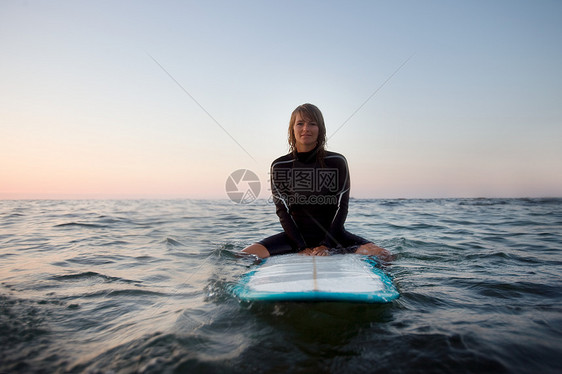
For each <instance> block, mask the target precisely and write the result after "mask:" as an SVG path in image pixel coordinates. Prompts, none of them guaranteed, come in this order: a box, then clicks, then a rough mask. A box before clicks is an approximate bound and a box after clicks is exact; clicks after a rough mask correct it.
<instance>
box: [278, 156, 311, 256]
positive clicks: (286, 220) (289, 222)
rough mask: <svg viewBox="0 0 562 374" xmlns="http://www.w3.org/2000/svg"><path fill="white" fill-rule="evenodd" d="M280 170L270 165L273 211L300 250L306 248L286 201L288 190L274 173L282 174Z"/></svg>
mask: <svg viewBox="0 0 562 374" xmlns="http://www.w3.org/2000/svg"><path fill="white" fill-rule="evenodd" d="M282 172H283V170H278V169H275V165H272V166H271V194H272V196H273V202H274V203H275V211H276V213H277V216H278V217H279V222H280V223H281V226H282V227H283V230H284V231H285V234H286V235H287V236H288V237H289V240H290V241H291V242H292V243H293V246H295V247H296V248H297V250H298V251H302V250H304V249H306V247H307V246H306V242H305V240H304V238H303V236H302V234H301V233H300V231H299V228H298V227H297V224H296V223H295V220H294V219H293V217H292V216H291V213H290V211H289V202H288V201H287V197H288V196H289V194H288V192H289V191H287V187H286V185H284V183H283V182H282V178H276V175H277V176H279V175H282ZM276 173H277V174H276ZM280 179H281V180H280Z"/></svg>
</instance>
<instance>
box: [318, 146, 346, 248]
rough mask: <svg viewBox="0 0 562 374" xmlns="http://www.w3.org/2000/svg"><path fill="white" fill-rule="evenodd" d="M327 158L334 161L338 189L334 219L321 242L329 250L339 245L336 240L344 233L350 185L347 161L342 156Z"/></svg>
mask: <svg viewBox="0 0 562 374" xmlns="http://www.w3.org/2000/svg"><path fill="white" fill-rule="evenodd" d="M328 157H331V158H333V159H334V160H335V161H336V165H337V170H338V178H337V179H338V189H337V195H336V196H337V198H338V208H337V210H336V214H335V215H334V218H333V219H332V223H331V224H330V230H329V232H328V233H326V238H325V239H324V240H323V241H322V244H323V245H326V246H328V247H330V248H334V247H337V246H338V245H339V244H340V243H338V238H341V237H342V235H343V234H344V232H345V228H344V224H345V220H346V219H347V212H348V207H349V190H350V186H351V183H350V178H349V169H348V166H347V160H346V159H345V157H343V156H342V155H337V156H328Z"/></svg>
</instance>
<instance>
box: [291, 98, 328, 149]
mask: <svg viewBox="0 0 562 374" xmlns="http://www.w3.org/2000/svg"><path fill="white" fill-rule="evenodd" d="M325 143H326V126H325V125H324V117H323V116H322V112H320V109H318V108H317V107H316V106H315V105H312V104H303V105H300V106H299V107H297V108H296V109H295V110H294V111H293V113H292V114H291V120H290V122H289V145H290V146H291V151H292V152H295V151H296V152H307V151H312V150H313V149H314V148H315V147H316V146H318V148H319V155H320V156H322V155H323V154H324V146H325Z"/></svg>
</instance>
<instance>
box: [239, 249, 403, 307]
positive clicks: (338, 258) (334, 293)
mask: <svg viewBox="0 0 562 374" xmlns="http://www.w3.org/2000/svg"><path fill="white" fill-rule="evenodd" d="M372 261H373V260H372V259H370V258H368V257H366V256H361V255H354V254H347V255H333V256H301V255H297V254H289V255H281V256H273V257H269V258H267V259H265V260H264V261H263V262H262V264H260V265H259V266H258V267H257V269H255V270H253V271H251V272H249V273H247V274H245V275H244V276H243V277H242V278H241V279H240V280H239V282H238V284H236V285H235V286H234V288H233V291H234V294H235V295H236V296H238V297H239V298H240V299H242V300H245V301H257V300H262V301H351V302H368V303H386V302H390V301H392V300H394V299H396V298H398V297H399V296H400V294H399V293H398V290H397V289H396V287H394V284H393V283H392V280H391V279H390V278H389V277H388V276H387V275H386V274H385V273H384V272H382V271H381V270H380V269H377V268H376V267H374V264H373V263H372Z"/></svg>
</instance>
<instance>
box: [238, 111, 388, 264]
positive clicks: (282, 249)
mask: <svg viewBox="0 0 562 374" xmlns="http://www.w3.org/2000/svg"><path fill="white" fill-rule="evenodd" d="M288 135H289V145H290V153H289V154H287V155H285V156H281V157H279V158H278V159H276V160H275V161H273V163H272V165H271V193H272V197H273V202H274V203H275V207H276V212H277V216H279V221H280V222H281V226H282V227H283V232H281V233H279V234H276V235H273V236H270V237H268V238H265V239H263V240H261V241H259V242H257V243H254V244H252V245H250V246H248V247H247V248H245V249H244V250H243V252H245V253H248V254H253V255H256V256H258V257H260V258H266V257H269V256H274V255H281V254H287V253H299V254H303V255H309V256H329V255H330V254H332V253H357V254H362V255H375V256H379V257H380V258H382V259H384V260H391V259H392V255H391V254H390V252H388V251H387V250H386V249H383V248H381V247H379V246H377V245H375V244H373V243H372V242H370V241H368V240H366V239H363V238H362V237H360V236H357V235H354V234H352V233H350V232H348V231H347V230H345V228H344V223H345V219H346V217H347V209H348V203H349V189H350V180H349V170H348V167H347V161H346V159H345V157H344V156H342V155H341V154H339V153H335V152H330V151H327V150H326V149H325V145H326V126H325V124H324V118H323V116H322V112H320V110H319V109H318V108H317V107H316V106H315V105H312V104H303V105H300V106H299V107H297V108H296V109H295V110H294V111H293V113H292V114H291V119H290V121H289V134H288Z"/></svg>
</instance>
